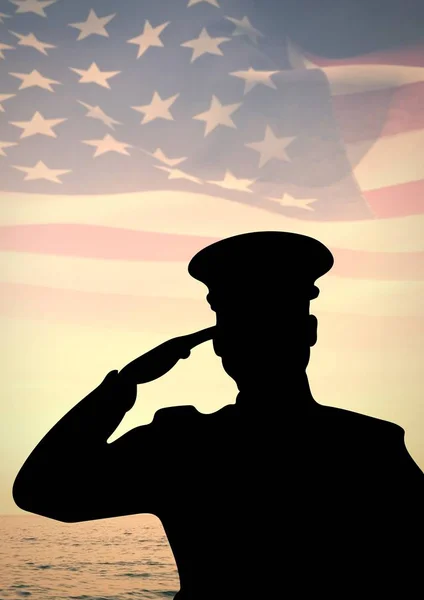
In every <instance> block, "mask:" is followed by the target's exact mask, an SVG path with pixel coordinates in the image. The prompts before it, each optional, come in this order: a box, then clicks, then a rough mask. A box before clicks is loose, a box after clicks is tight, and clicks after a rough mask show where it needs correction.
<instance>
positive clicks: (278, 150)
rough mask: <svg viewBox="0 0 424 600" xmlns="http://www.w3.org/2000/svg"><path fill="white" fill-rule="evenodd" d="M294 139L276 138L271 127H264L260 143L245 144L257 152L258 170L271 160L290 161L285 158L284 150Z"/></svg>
mask: <svg viewBox="0 0 424 600" xmlns="http://www.w3.org/2000/svg"><path fill="white" fill-rule="evenodd" d="M294 139H295V137H282V138H278V137H276V136H275V135H274V132H273V131H272V129H271V127H270V126H269V125H267V126H266V130H265V138H264V139H263V140H262V142H253V143H250V144H245V146H247V147H248V148H253V150H256V151H257V152H260V155H261V156H260V158H259V168H260V167H263V166H264V165H265V164H266V163H267V162H268V161H269V160H271V159H272V158H278V159H279V160H290V158H289V157H288V156H287V154H286V151H285V148H286V146H288V145H289V144H290V142H292V141H293V140H294Z"/></svg>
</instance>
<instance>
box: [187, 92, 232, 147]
mask: <svg viewBox="0 0 424 600" xmlns="http://www.w3.org/2000/svg"><path fill="white" fill-rule="evenodd" d="M241 104H242V103H241V102H239V103H238V104H226V105H225V106H223V105H222V104H221V102H220V101H219V99H218V98H217V97H216V96H212V101H211V105H210V108H209V110H207V111H206V112H203V113H200V114H199V115H196V116H194V117H193V119H197V120H199V121H206V128H205V137H206V136H207V135H208V133H210V132H211V131H213V130H214V129H215V128H216V127H218V125H226V126H227V127H232V128H233V129H237V128H236V126H235V125H234V123H233V120H232V119H231V115H232V114H233V112H234V111H236V110H237V109H238V108H239V107H240V106H241Z"/></svg>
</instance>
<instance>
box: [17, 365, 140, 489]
mask: <svg viewBox="0 0 424 600" xmlns="http://www.w3.org/2000/svg"><path fill="white" fill-rule="evenodd" d="M136 394H137V385H136V384H135V383H134V384H131V385H130V384H129V383H125V382H122V380H120V379H119V375H118V374H117V372H116V371H111V372H110V373H109V374H108V375H107V376H106V378H105V379H104V380H103V381H102V383H101V384H100V385H99V386H98V387H97V388H95V389H94V390H93V391H92V392H90V393H89V394H88V395H87V396H85V398H83V399H82V400H81V401H80V402H78V404H77V405H76V406H74V407H73V408H72V409H71V410H70V411H69V412H68V413H67V414H66V415H65V416H64V417H62V419H61V420H60V421H58V423H56V425H54V427H52V429H51V430H50V431H49V432H48V433H47V434H46V435H45V436H44V438H43V439H42V440H41V441H40V442H39V444H38V445H37V446H36V447H35V449H34V450H33V451H32V453H31V454H30V455H29V457H28V458H27V460H26V461H25V463H24V465H23V466H22V468H21V470H20V471H19V473H18V476H17V478H16V480H15V485H14V492H16V491H17V490H18V491H19V488H20V487H22V488H25V486H26V485H27V484H30V482H31V481H34V482H35V478H34V476H35V477H37V476H40V477H41V478H44V476H48V477H55V475H58V474H59V473H58V469H57V467H58V466H59V465H60V470H61V471H62V470H63V469H64V466H65V465H69V466H70V467H72V468H78V465H79V464H80V463H81V461H88V460H90V458H93V457H94V456H95V455H96V454H97V453H98V452H102V451H103V449H104V448H105V447H106V446H107V440H108V438H109V437H110V436H111V435H112V433H113V432H114V431H115V429H116V428H117V427H118V425H119V424H120V422H121V421H122V419H123V418H124V415H125V413H126V412H127V410H129V408H131V406H132V405H133V404H134V398H135V396H136Z"/></svg>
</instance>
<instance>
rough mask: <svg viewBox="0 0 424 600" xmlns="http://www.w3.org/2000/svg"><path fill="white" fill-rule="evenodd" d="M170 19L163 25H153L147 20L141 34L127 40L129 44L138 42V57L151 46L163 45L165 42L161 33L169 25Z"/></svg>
mask: <svg viewBox="0 0 424 600" xmlns="http://www.w3.org/2000/svg"><path fill="white" fill-rule="evenodd" d="M169 23H170V21H167V22H166V23H162V25H158V26H157V27H152V26H151V25H150V23H149V21H147V20H146V22H145V24H144V29H143V33H141V34H140V35H139V36H137V37H135V38H132V39H130V40H127V43H128V44H136V45H137V46H138V53H137V58H140V56H142V55H143V54H144V53H145V52H146V50H147V49H148V48H150V46H157V47H162V46H163V43H162V40H161V39H160V37H159V36H160V34H161V33H162V31H163V30H164V29H165V27H166V26H167V25H169Z"/></svg>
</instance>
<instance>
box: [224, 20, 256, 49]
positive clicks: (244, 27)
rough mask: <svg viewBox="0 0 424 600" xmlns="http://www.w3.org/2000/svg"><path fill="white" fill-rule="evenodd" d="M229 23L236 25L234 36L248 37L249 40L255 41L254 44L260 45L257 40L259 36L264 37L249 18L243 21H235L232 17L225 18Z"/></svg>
mask: <svg viewBox="0 0 424 600" xmlns="http://www.w3.org/2000/svg"><path fill="white" fill-rule="evenodd" d="M225 18H226V19H227V20H228V21H231V22H232V23H234V25H235V26H236V28H235V29H234V31H233V33H232V35H247V36H248V37H249V39H251V40H252V41H253V43H254V44H257V43H258V40H257V38H258V37H259V36H262V37H263V35H264V34H263V33H261V32H260V31H258V29H255V28H254V27H253V26H252V24H251V22H250V21H249V18H248V17H243V18H242V19H241V20H239V19H233V18H232V17H225Z"/></svg>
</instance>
